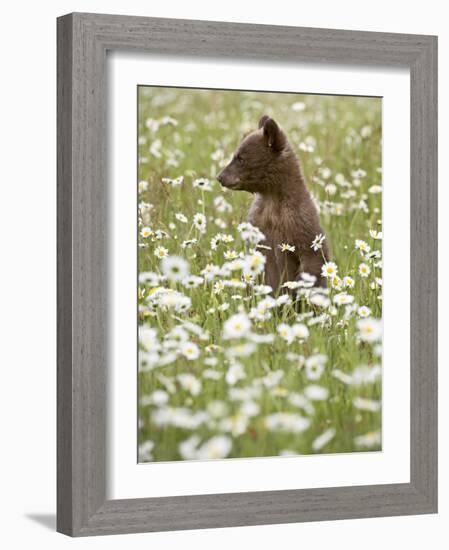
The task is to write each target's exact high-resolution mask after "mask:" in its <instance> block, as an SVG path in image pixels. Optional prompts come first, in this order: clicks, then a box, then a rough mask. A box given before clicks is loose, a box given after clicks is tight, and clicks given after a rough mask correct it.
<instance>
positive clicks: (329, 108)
mask: <svg viewBox="0 0 449 550" xmlns="http://www.w3.org/2000/svg"><path fill="white" fill-rule="evenodd" d="M262 114H269V115H271V116H272V117H273V118H275V119H276V121H278V123H279V124H280V125H281V126H282V127H283V129H284V130H285V131H286V133H287V136H288V138H289V141H290V143H291V144H292V145H293V146H294V148H295V150H296V152H297V154H298V156H299V158H300V160H301V163H302V166H303V170H304V174H305V177H306V181H307V182H308V186H309V189H310V191H311V193H312V194H313V196H314V198H315V200H316V204H317V206H318V208H319V210H320V216H321V222H322V225H323V228H324V230H325V232H326V239H327V242H328V244H329V246H330V249H331V261H329V262H328V263H327V264H325V265H324V266H323V275H324V276H325V277H326V278H327V281H328V288H327V289H317V288H315V287H314V286H313V279H312V278H311V277H310V276H308V274H303V275H302V277H301V278H300V279H299V280H297V281H291V282H288V283H286V284H285V285H284V288H282V289H280V290H277V289H271V288H270V287H269V286H267V285H265V284H264V279H263V271H264V262H265V256H264V255H263V252H264V236H263V234H262V233H261V232H260V231H259V230H258V229H257V228H255V227H253V226H251V225H250V224H248V223H247V222H246V215H247V210H248V206H249V203H250V201H251V196H250V195H249V194H247V193H244V192H230V191H226V190H225V189H223V188H221V187H220V184H219V183H218V182H217V181H216V179H215V176H216V174H217V173H218V172H219V171H220V169H221V168H222V167H223V166H224V165H225V164H226V162H227V160H228V159H229V158H230V156H231V155H232V153H233V151H234V149H235V148H236V146H237V145H238V143H239V142H240V140H241V138H242V136H243V135H244V134H245V133H246V132H248V131H249V130H253V129H255V128H256V126H257V122H258V120H259V118H260V116H261V115H262ZM138 116H139V136H138V139H139V183H138V216H139V218H138V219H139V228H138V231H139V281H138V303H139V306H138V316H139V373H138V376H139V461H140V462H148V461H170V460H193V459H211V458H238V457H254V456H279V455H280V456H282V455H292V454H312V453H338V452H354V451H375V450H379V449H381V386H382V384H381V382H382V379H381V374H382V373H381V357H382V348H381V343H382V325H381V317H382V212H381V203H382V194H381V191H382V189H381V180H382V176H381V100H380V99H376V98H355V97H333V96H318V95H317V96H301V95H297V94H295V95H293V94H268V93H253V92H227V91H204V90H185V89H169V88H157V87H156V88H152V87H140V88H139V114H138ZM322 242H323V236H322V235H317V236H316V238H315V240H314V241H313V242H311V243H310V246H311V247H314V248H315V249H316V250H317V251H319V250H320V248H321V246H322ZM290 246H291V245H290V243H283V245H282V249H283V250H284V253H286V254H287V253H289V249H290Z"/></svg>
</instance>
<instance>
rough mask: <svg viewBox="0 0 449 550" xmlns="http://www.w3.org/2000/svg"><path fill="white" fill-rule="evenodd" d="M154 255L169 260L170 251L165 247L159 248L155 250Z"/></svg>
mask: <svg viewBox="0 0 449 550" xmlns="http://www.w3.org/2000/svg"><path fill="white" fill-rule="evenodd" d="M154 255H155V256H156V257H157V258H167V256H168V250H167V249H166V248H165V247H163V246H157V247H156V248H155V250H154Z"/></svg>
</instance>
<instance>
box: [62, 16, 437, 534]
mask: <svg viewBox="0 0 449 550" xmlns="http://www.w3.org/2000/svg"><path fill="white" fill-rule="evenodd" d="M57 25H58V446H57V449H58V486H57V500H58V504H57V529H58V531H60V532H62V533H66V534H68V535H72V536H82V535H99V534H113V533H131V532H140V531H164V530H178V529H196V528H211V527H229V526H237V525H261V524H268V523H272V524H273V523H288V522H301V521H317V520H332V519H344V518H362V517H373V516H393V515H405V514H425V513H432V512H436V511H437V38H436V37H434V36H421V35H406V34H387V33H372V32H358V31H357V32H356V31H344V30H329V29H309V28H296V27H277V26H266V25H247V24H235V23H216V22H206V21H186V20H175V19H153V18H143V17H124V16H117V15H97V14H95V15H94V14H81V13H75V14H70V15H66V16H63V17H61V18H59V19H58V24H57ZM108 50H134V51H138V52H148V53H158V54H160V53H163V54H172V55H191V56H200V57H207V56H209V57H210V56H213V57H220V58H230V59H232V58H238V57H245V58H253V59H265V60H268V59H269V60H276V61H279V62H282V61H286V60H288V61H308V62H317V63H339V64H341V63H345V64H346V63H351V64H358V65H360V64H363V65H371V66H372V65H388V66H392V67H408V68H409V69H410V74H411V89H410V93H411V153H410V158H411V182H410V184H411V266H410V268H411V296H410V299H411V365H410V368H411V411H410V414H411V480H410V483H401V484H391V485H372V486H357V487H356V486H354V487H340V488H325V489H304V490H287V491H268V492H267V491H264V492H251V493H232V494H213V495H195V496H180V497H164V498H143V499H129V500H107V499H106V473H105V465H106V455H105V448H106V444H105V439H106V394H105V387H106V376H107V364H108V357H107V353H106V350H107V346H106V328H105V327H106V321H107V311H108V304H107V285H106V284H105V282H106V281H107V268H106V266H107V256H106V251H107V246H106V245H107V231H106V228H107V208H106V206H107V192H108V190H107V180H106V158H105V157H106V147H105V143H106V100H105V98H106V78H105V68H106V62H105V61H106V52H107V51H108Z"/></svg>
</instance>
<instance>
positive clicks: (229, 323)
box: [223, 313, 251, 339]
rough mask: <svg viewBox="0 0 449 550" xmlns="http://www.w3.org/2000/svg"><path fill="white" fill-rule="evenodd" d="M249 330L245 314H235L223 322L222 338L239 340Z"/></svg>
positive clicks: (249, 322)
mask: <svg viewBox="0 0 449 550" xmlns="http://www.w3.org/2000/svg"><path fill="white" fill-rule="evenodd" d="M250 330H251V321H250V319H249V318H248V316H247V315H246V313H237V314H235V315H232V316H231V317H229V319H227V320H226V321H225V323H224V325H223V338H225V339H233V338H241V337H243V336H246V335H247V334H248V333H249V331H250Z"/></svg>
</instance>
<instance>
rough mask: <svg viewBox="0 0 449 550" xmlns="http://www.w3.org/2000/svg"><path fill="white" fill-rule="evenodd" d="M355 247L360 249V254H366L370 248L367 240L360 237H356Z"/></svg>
mask: <svg viewBox="0 0 449 550" xmlns="http://www.w3.org/2000/svg"><path fill="white" fill-rule="evenodd" d="M355 248H356V250H360V252H361V253H362V254H366V253H368V252H369V251H370V250H371V247H370V245H369V244H368V243H367V242H365V241H362V240H361V239H356V241H355Z"/></svg>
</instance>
